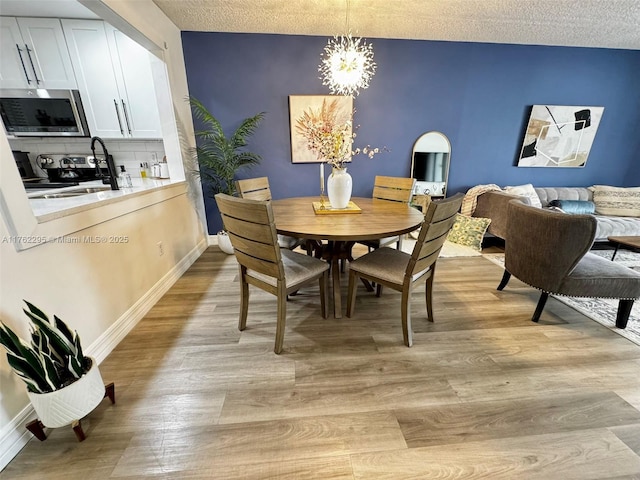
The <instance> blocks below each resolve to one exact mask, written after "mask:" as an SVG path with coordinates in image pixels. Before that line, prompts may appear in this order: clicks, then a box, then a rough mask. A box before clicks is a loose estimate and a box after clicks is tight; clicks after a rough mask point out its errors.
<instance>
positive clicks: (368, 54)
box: [318, 0, 376, 96]
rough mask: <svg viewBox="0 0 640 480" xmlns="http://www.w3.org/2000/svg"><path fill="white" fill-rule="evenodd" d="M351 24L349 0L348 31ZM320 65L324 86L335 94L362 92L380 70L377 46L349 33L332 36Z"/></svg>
mask: <svg viewBox="0 0 640 480" xmlns="http://www.w3.org/2000/svg"><path fill="white" fill-rule="evenodd" d="M348 27H349V0H347V30H348ZM321 58H322V62H321V63H320V65H319V67H318V71H319V72H320V79H321V80H322V84H323V85H327V86H328V87H329V90H330V91H331V93H332V94H334V95H351V96H354V95H358V94H359V93H360V89H365V88H368V87H369V81H370V80H371V77H373V75H374V74H375V73H376V64H375V62H374V61H373V46H372V45H371V44H370V43H367V42H366V41H364V40H363V39H362V38H358V37H353V36H352V35H351V31H350V30H349V33H348V34H347V35H342V36H337V35H336V36H335V37H333V38H332V39H329V41H328V42H327V45H326V46H325V47H324V51H323V53H322V55H321Z"/></svg>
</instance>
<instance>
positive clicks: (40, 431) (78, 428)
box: [26, 382, 116, 442]
mask: <svg viewBox="0 0 640 480" xmlns="http://www.w3.org/2000/svg"><path fill="white" fill-rule="evenodd" d="M106 397H109V400H111V404H112V405H113V404H115V403H116V386H115V384H114V383H113V382H111V383H109V384H107V385H105V386H104V397H103V398H106ZM26 427H27V430H29V431H30V432H31V433H33V435H34V436H35V437H36V438H37V439H38V440H40V441H41V442H44V441H45V440H46V439H47V435H46V434H45V433H44V424H43V423H42V422H41V421H40V420H39V419H37V418H36V419H35V420H32V421H30V422H29V423H27V425H26ZM71 427H72V428H73V431H74V432H75V434H76V437H77V438H78V441H79V442H82V441H83V440H84V439H85V438H87V437H86V436H85V434H84V431H83V430H82V424H81V423H80V419H77V420H74V421H73V422H72V423H71Z"/></svg>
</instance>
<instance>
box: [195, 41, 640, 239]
mask: <svg viewBox="0 0 640 480" xmlns="http://www.w3.org/2000/svg"><path fill="white" fill-rule="evenodd" d="M182 40H183V48H184V57H185V65H186V70H187V79H188V84H189V92H190V94H191V95H192V96H194V97H196V98H198V99H199V100H201V101H202V102H203V103H204V104H205V105H206V106H207V107H208V108H209V109H210V111H211V112H212V113H213V114H214V115H215V116H216V117H217V118H218V119H219V120H220V121H221V123H222V125H223V127H224V128H225V130H227V131H233V130H234V129H235V128H236V127H237V126H238V125H239V122H240V121H241V120H242V119H244V118H246V117H249V116H252V115H254V114H256V113H258V112H261V111H264V112H266V117H265V119H264V121H263V123H262V124H261V126H260V127H259V129H258V131H257V132H256V134H255V135H254V136H253V137H251V139H250V142H249V149H250V150H251V151H254V152H256V153H259V154H261V155H262V162H261V164H260V165H258V166H256V167H253V168H252V169H250V170H245V171H242V172H240V173H239V177H240V178H249V177H257V176H268V177H269V183H270V185H271V190H272V194H273V196H274V198H283V197H289V196H303V195H317V194H318V193H319V167H318V164H292V163H291V147H290V133H289V108H288V96H289V95H305V94H314V95H318V94H320V95H326V94H329V91H328V89H327V87H324V86H323V85H322V82H321V80H319V79H318V64H319V63H320V54H321V52H322V50H323V48H324V46H325V44H326V42H327V38H326V37H309V36H293V35H260V34H231V33H209V32H204V33H203V32H183V33H182ZM371 42H372V44H373V47H374V52H375V57H374V59H375V61H376V62H377V64H378V68H377V72H376V75H375V76H374V77H373V79H372V80H371V86H370V87H369V88H368V89H367V90H363V91H362V92H361V93H360V95H359V96H357V97H356V98H355V102H354V106H355V109H356V113H355V119H354V121H355V124H356V125H360V127H359V129H358V130H357V133H358V136H357V139H356V140H357V141H356V145H367V144H371V145H373V146H379V147H382V146H386V147H387V148H388V149H389V150H390V151H389V152H386V153H383V154H379V155H377V156H375V157H374V158H373V159H369V158H367V157H364V156H358V157H355V158H354V161H353V162H352V163H351V165H350V166H349V172H350V173H351V174H352V176H353V183H354V195H355V196H370V195H371V191H372V186H373V180H374V177H375V176H376V175H391V176H409V175H410V167H411V149H412V146H413V142H414V141H415V140H416V139H417V138H418V137H419V136H420V135H421V134H422V133H424V132H427V131H430V130H437V131H440V132H443V133H444V134H445V135H447V137H449V140H450V141H451V145H452V151H451V167H450V172H449V187H448V190H447V192H448V194H453V193H455V192H458V191H460V192H465V191H466V190H467V189H469V188H470V187H472V186H474V185H478V184H486V183H495V184H498V185H500V186H506V185H519V184H523V183H533V184H534V185H536V186H563V185H564V186H589V185H593V184H608V185H617V186H638V185H640V154H639V152H640V133H639V132H640V89H638V83H637V82H638V78H639V77H640V51H631V50H610V49H592V48H569V47H545V46H526V45H504V44H483V43H457V42H432V41H416V40H390V39H372V40H371ZM537 104H548V105H592V106H604V107H605V109H604V114H603V117H602V121H601V123H600V127H599V129H598V132H597V134H596V137H595V141H594V144H593V146H592V149H591V153H590V154H589V158H588V161H587V164H586V166H585V167H584V168H522V167H516V162H517V158H518V156H519V153H520V149H521V148H522V140H523V136H524V129H525V127H526V124H527V121H528V116H529V111H530V108H531V106H532V105H537ZM205 197H206V198H205V207H206V210H207V219H208V223H209V233H215V232H217V231H218V230H219V229H220V228H221V220H220V218H219V213H218V211H217V208H216V206H215V201H214V199H213V198H212V197H211V196H210V195H208V194H207V193H205Z"/></svg>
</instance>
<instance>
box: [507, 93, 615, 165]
mask: <svg viewBox="0 0 640 480" xmlns="http://www.w3.org/2000/svg"><path fill="white" fill-rule="evenodd" d="M603 111H604V107H577V106H575V107H572V106H558V105H534V106H533V107H532V108H531V115H530V117H529V123H528V124H527V130H526V132H525V135H524V141H523V142H522V151H521V152H520V157H519V159H518V166H519V167H584V166H585V165H586V163H587V157H588V156H589V151H590V150H591V145H593V141H594V139H595V136H596V131H597V130H598V125H599V124H600V119H601V118H602V112H603Z"/></svg>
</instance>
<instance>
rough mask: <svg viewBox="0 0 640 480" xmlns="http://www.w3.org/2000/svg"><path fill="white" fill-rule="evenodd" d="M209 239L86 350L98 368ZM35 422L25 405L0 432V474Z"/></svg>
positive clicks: (168, 273) (31, 411)
mask: <svg viewBox="0 0 640 480" xmlns="http://www.w3.org/2000/svg"><path fill="white" fill-rule="evenodd" d="M207 241H210V240H209V239H207V240H205V239H203V240H201V241H200V242H198V244H197V245H196V246H195V247H194V248H193V249H192V250H191V251H190V252H189V253H188V254H187V255H185V256H184V257H183V258H182V260H180V261H179V262H178V263H177V264H176V265H175V267H173V268H172V269H171V270H170V271H169V272H167V273H166V274H165V275H164V276H163V277H162V278H161V279H160V280H158V282H156V284H155V285H154V286H153V287H152V288H151V289H150V290H149V291H148V292H147V293H145V294H144V295H143V296H142V297H141V298H140V299H139V300H138V301H137V302H136V303H134V304H133V305H132V306H131V308H129V310H127V311H126V312H125V313H124V314H123V315H122V316H121V317H120V318H119V319H118V320H116V322H115V323H114V324H113V325H111V327H109V328H108V329H107V330H106V331H105V332H104V333H103V334H102V335H100V337H98V338H97V339H96V341H95V342H93V343H92V344H91V345H90V346H89V347H88V348H87V349H86V350H85V354H86V355H89V356H91V357H93V358H95V359H96V361H97V362H98V364H100V363H102V361H103V360H104V359H105V358H107V355H109V354H110V353H111V351H112V350H113V349H114V348H115V347H116V346H117V345H118V344H119V343H120V342H121V341H122V339H123V338H124V337H126V336H127V334H128V333H129V332H130V331H131V330H132V329H133V327H135V326H136V325H137V324H138V322H139V321H140V320H142V319H143V318H144V316H145V315H146V314H147V312H148V311H149V310H151V308H152V307H153V306H154V305H155V304H156V303H157V302H158V300H160V298H161V297H162V296H163V295H164V294H165V293H166V292H167V291H168V290H169V289H170V288H171V286H172V285H173V284H174V283H175V282H176V281H177V280H178V279H179V278H180V277H181V276H182V274H183V273H184V272H186V271H187V269H188V268H189V267H190V266H191V265H192V264H193V262H195V261H196V260H197V259H198V257H199V256H200V255H202V253H203V252H204V251H205V250H206V248H207ZM34 418H36V414H35V411H34V410H33V407H32V406H31V404H29V405H27V406H26V407H25V408H24V409H23V410H22V411H21V412H20V413H19V414H18V415H17V416H16V417H15V418H13V419H12V420H11V422H9V424H8V425H7V426H6V427H5V428H4V429H3V430H2V431H0V471H2V469H3V468H4V467H6V466H7V465H8V464H9V462H10V461H11V460H12V459H13V458H14V457H15V456H16V455H17V454H18V452H20V450H21V449H22V448H23V447H24V446H25V445H26V444H27V442H28V441H29V440H30V439H31V438H32V435H31V433H30V432H29V431H28V430H26V428H25V425H26V424H27V423H28V422H29V421H31V420H33V419H34Z"/></svg>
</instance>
